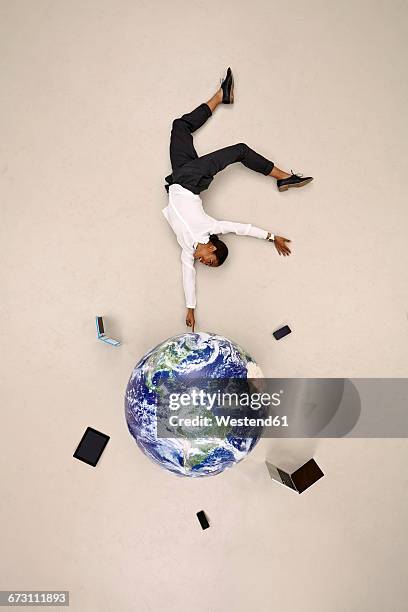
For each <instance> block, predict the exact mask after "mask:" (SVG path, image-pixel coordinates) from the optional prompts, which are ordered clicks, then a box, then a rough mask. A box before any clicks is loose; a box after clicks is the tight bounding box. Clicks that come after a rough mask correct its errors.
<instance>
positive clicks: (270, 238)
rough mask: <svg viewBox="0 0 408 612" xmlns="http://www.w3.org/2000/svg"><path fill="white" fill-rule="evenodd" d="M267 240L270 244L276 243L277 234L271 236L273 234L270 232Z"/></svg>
mask: <svg viewBox="0 0 408 612" xmlns="http://www.w3.org/2000/svg"><path fill="white" fill-rule="evenodd" d="M266 239H267V240H268V241H269V242H275V234H271V232H268V235H267V237H266Z"/></svg>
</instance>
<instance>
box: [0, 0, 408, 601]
mask: <svg viewBox="0 0 408 612" xmlns="http://www.w3.org/2000/svg"><path fill="white" fill-rule="evenodd" d="M407 14H408V8H407V4H406V3H405V2H399V1H396V0H393V1H391V2H390V1H385V0H384V1H377V0H376V1H366V2H365V1H362V0H359V1H353V2H352V1H346V2H338V1H337V0H336V1H333V0H331V1H329V2H328V1H325V0H321V1H320V0H312V1H309V2H306V1H294V2H291V3H284V2H275V1H274V0H273V1H271V0H262V1H261V0H258V1H255V2H251V3H247V2H232V1H231V0H227V1H224V2H214V1H213V0H209V1H206V2H204V1H199V0H193V1H191V0H190V1H188V2H187V1H186V0H175V1H173V2H164V1H163V0H161V1H160V2H156V3H152V2H146V1H145V0H138V1H131V0H127V1H126V0H119V1H114V0H81V1H79V0H69V1H68V0H65V1H63V0H53V1H50V0H36V1H35V2H34V1H32V0H26V1H21V0H2V1H1V2H0V45H1V52H0V61H1V84H0V85H1V92H2V93H1V107H0V116H1V132H2V137H1V141H0V148H1V157H0V171H1V191H2V198H1V200H2V207H1V217H2V218H1V224H0V228H1V230H0V231H1V258H2V266H1V272H0V274H1V278H0V280H1V288H2V306H1V313H2V316H1V346H2V347H3V350H2V355H3V365H2V368H1V389H2V390H1V405H2V410H3V418H2V443H1V447H0V448H1V455H2V456H1V489H2V490H1V497H0V504H1V515H0V520H1V530H2V532H1V556H0V588H2V589H69V590H70V591H71V602H72V603H71V609H72V610H75V612H118V611H119V612H131V611H132V612H133V611H137V612H148V611H149V612H150V611H153V612H161V611H162V610H166V611H168V612H173V611H177V612H179V611H180V610H181V611H187V610H192V609H193V610H195V611H197V612H218V611H221V610H226V609H228V610H236V611H246V610H256V611H257V612H269V611H270V610H279V612H289V611H290V612H292V611H295V610H296V611H299V612H344V611H345V610H347V612H362V611H364V612H365V611H367V612H368V611H370V612H383V611H384V610H387V612H388V611H390V612H400V611H403V610H406V601H407V597H408V588H407V580H406V569H405V568H406V557H407V553H408V547H407V543H406V541H407V540H406V536H407V530H406V516H407V510H408V504H407V495H406V490H407V471H406V458H407V443H406V441H405V440H320V441H313V440H298V441H296V440H292V441H285V440H280V441H279V442H274V441H272V440H265V441H262V442H261V443H260V444H259V445H258V447H257V448H256V450H255V451H254V452H253V454H252V455H251V456H250V457H249V458H248V459H247V460H246V461H244V462H243V463H241V464H240V465H239V466H237V467H235V468H234V469H232V470H230V471H228V472H227V473H224V474H222V475H220V476H218V477H215V478H208V479H202V480H194V481H192V480H189V479H180V478H177V477H175V476H174V475H172V474H170V473H167V472H166V471H164V470H161V469H160V468H159V467H157V466H155V465H153V464H152V463H150V462H149V461H148V460H147V458H145V457H144V456H143V454H142V453H141V452H140V451H139V450H138V449H137V447H136V446H135V444H134V443H133V441H132V439H131V438H130V436H129V434H128V432H127V429H126V426H125V422H124V415H123V395H124V390H125V386H126V383H127V380H128V377H129V375H130V372H131V370H132V367H133V365H134V364H135V363H136V361H137V360H138V359H139V358H140V357H141V356H142V355H143V354H144V353H145V352H146V351H147V350H148V349H149V348H151V347H152V346H154V345H156V344H157V343H158V342H160V341H161V340H163V339H165V338H167V337H168V336H170V335H173V334H176V333H180V332H182V331H183V330H184V319H183V317H184V307H183V294H182V289H181V273H180V270H179V251H178V246H177V243H176V241H175V238H174V236H173V235H172V233H171V230H170V228H169V227H168V225H167V224H166V222H165V220H164V218H163V216H162V214H161V212H160V210H161V208H163V207H164V206H165V205H166V192H165V191H164V188H163V177H164V176H166V174H168V172H169V170H170V168H169V160H168V139H169V130H170V125H171V121H172V119H173V118H174V117H176V116H178V115H180V114H181V113H183V112H185V111H187V110H190V109H191V108H192V107H194V106H196V105H197V104H199V103H200V102H202V101H204V100H205V99H208V97H209V96H210V95H211V94H212V92H213V90H214V89H215V87H216V86H217V84H218V83H219V77H220V76H221V75H222V73H223V71H224V69H225V68H226V67H227V66H228V65H231V66H232V68H233V69H234V71H235V74H236V104H235V106H234V107H231V108H230V107H222V108H219V109H218V110H217V112H216V113H215V115H214V117H213V118H212V119H211V120H210V121H209V122H208V124H207V125H206V126H205V128H203V129H202V130H201V131H200V133H199V134H197V137H196V145H197V149H198V151H199V153H205V152H208V151H211V150H213V149H215V148H219V147H221V146H226V145H229V144H232V143H235V142H241V141H244V142H247V143H248V144H249V145H250V146H252V147H253V148H255V149H258V150H259V152H261V153H263V154H264V155H266V156H268V157H270V158H271V159H273V160H274V161H275V162H276V163H277V164H278V165H279V166H280V167H283V168H286V169H290V168H293V169H294V170H295V171H302V172H304V173H312V174H313V175H314V176H315V177H316V180H315V182H314V183H312V184H311V185H310V186H308V187H307V188H305V189H303V190H293V191H291V192H288V193H284V194H280V193H278V191H277V190H276V187H275V184H274V181H272V180H270V179H266V178H265V177H263V176H261V175H256V174H254V173H250V172H249V171H248V170H247V169H245V168H244V167H241V166H235V167H233V168H229V169H228V170H227V171H225V172H224V173H223V174H222V175H221V176H219V177H217V178H216V179H215V181H214V183H213V184H212V186H211V188H210V190H209V191H208V192H206V193H205V194H204V198H203V199H204V204H205V206H206V209H207V210H208V212H209V213H210V214H212V215H213V216H216V217H218V218H227V219H233V220H237V221H243V222H252V223H254V224H256V225H259V226H261V227H264V228H266V229H269V230H271V231H274V232H276V233H278V234H283V235H285V236H288V237H289V238H291V239H292V245H293V256H292V257H291V258H290V259H283V258H279V256H278V255H277V254H276V253H275V252H274V250H273V247H272V246H271V245H268V244H266V243H263V242H261V241H256V240H254V239H251V238H238V237H230V238H228V245H229V246H230V250H231V257H230V259H229V261H228V262H227V263H226V264H225V266H223V268H222V269H220V270H212V269H206V268H204V267H202V269H199V270H198V304H199V305H198V308H197V320H198V329H201V330H207V331H215V332H218V333H220V334H223V335H225V336H227V337H229V338H231V339H233V340H235V341H236V342H238V343H239V344H241V345H242V346H244V347H245V348H246V349H247V350H248V351H249V352H250V353H251V354H252V355H253V356H254V358H256V359H257V361H258V362H259V364H260V365H261V366H262V368H263V370H264V372H265V373H266V374H267V375H269V376H275V375H276V376H305V377H312V376H355V377H357V376H387V377H391V376H397V377H404V376H407V375H408V364H407V340H408V322H407V308H408V306H407V305H408V289H407V283H406V269H407V263H408V261H407V259H408V258H407V254H406V235H407V212H406V161H407V156H406V143H407V136H408V134H407V120H406V107H407V89H408V87H407V80H406V52H407V49H406V40H407V33H408V32H407ZM96 314H102V315H104V316H105V317H106V324H107V327H108V331H109V332H111V334H112V335H113V336H114V337H119V338H121V339H122V340H123V346H122V347H121V348H120V349H117V350H115V349H113V348H111V347H108V346H105V345H103V344H101V343H98V342H97V341H96V340H95V330H94V315H96ZM282 323H289V324H290V325H291V326H292V328H293V330H294V333H293V334H292V336H290V337H289V338H287V339H286V340H284V341H282V342H280V343H276V342H275V341H273V339H272V338H271V332H272V331H273V330H274V329H276V328H277V327H278V326H279V325H281V324H282ZM87 425H92V426H94V427H96V428H98V429H101V430H102V431H105V432H107V433H108V434H110V435H111V441H110V443H109V446H108V447H107V449H106V451H105V454H104V456H103V458H102V460H101V462H100V464H99V465H98V467H97V468H96V469H93V468H90V467H88V466H86V465H84V464H81V463H80V462H77V461H75V460H74V459H72V457H71V455H72V452H73V450H74V448H75V446H76V443H77V442H78V441H79V438H80V437H81V434H82V431H83V430H84V428H85V427H86V426H87ZM313 454H314V456H315V457H316V459H317V460H318V462H319V464H320V465H321V466H322V468H323V470H324V471H325V473H326V477H325V478H324V479H323V480H321V481H320V482H319V483H318V484H317V485H316V486H315V487H313V488H312V489H310V490H308V491H307V492H306V493H304V494H303V495H302V496H297V495H295V494H292V493H291V492H290V491H289V490H285V489H284V488H283V487H279V486H278V485H275V484H273V483H272V482H271V481H270V480H269V477H268V473H267V470H266V468H265V465H264V460H265V458H266V457H269V458H270V459H271V460H274V461H276V462H277V463H279V465H281V466H282V467H288V468H290V467H297V466H298V465H300V464H301V463H302V462H303V461H304V460H305V459H308V458H309V457H310V456H311V455H313ZM200 509H204V510H205V511H206V512H207V513H208V515H209V517H210V519H211V521H212V527H211V529H209V530H207V531H206V532H202V531H201V529H200V528H199V525H198V523H197V521H196V517H195V512H196V511H197V510H200Z"/></svg>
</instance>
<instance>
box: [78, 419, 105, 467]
mask: <svg viewBox="0 0 408 612" xmlns="http://www.w3.org/2000/svg"><path fill="white" fill-rule="evenodd" d="M109 439H110V436H107V435H106V434H104V433H102V432H101V431H97V430H96V429H93V427H88V428H87V429H86V431H85V433H84V435H83V436H82V439H81V441H80V443H79V444H78V447H77V449H76V451H75V453H74V455H73V456H74V457H75V459H79V461H83V462H84V463H87V464H88V465H92V466H93V467H95V466H96V464H97V463H98V461H99V459H100V458H101V455H102V453H103V451H104V449H105V446H106V445H107V443H108V442H109Z"/></svg>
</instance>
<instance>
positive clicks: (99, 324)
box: [95, 316, 121, 346]
mask: <svg viewBox="0 0 408 612" xmlns="http://www.w3.org/2000/svg"><path fill="white" fill-rule="evenodd" d="M95 320H96V331H97V334H98V340H101V341H102V342H106V344H111V345H112V346H120V344H121V343H120V341H119V340H114V339H113V338H109V336H107V335H106V334H105V328H104V325H103V318H102V317H98V316H97V317H95Z"/></svg>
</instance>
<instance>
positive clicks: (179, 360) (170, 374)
mask: <svg viewBox="0 0 408 612" xmlns="http://www.w3.org/2000/svg"><path fill="white" fill-rule="evenodd" d="M261 376H262V372H261V370H260V368H259V366H258V365H257V363H256V362H255V361H254V360H253V359H252V357H251V356H250V355H249V354H248V353H247V352H246V351H245V350H244V349H242V348H241V347H240V346H238V345H237V344H235V343H234V342H232V341H231V340H228V339H227V338H224V337H223V336H220V335H218V334H213V333H202V332H200V333H187V334H180V335H178V336H173V337H171V338H168V339H167V340H165V341H164V342H162V343H160V344H158V345H157V346H156V347H155V348H153V349H152V350H150V351H149V352H148V353H147V354H146V355H145V356H144V357H142V359H140V361H139V362H138V363H137V364H136V366H135V368H134V369H133V372H132V374H131V376H130V379H129V382H128V385H127V388H126V394H125V416H126V421H127V425H128V428H129V431H130V433H131V435H132V436H133V438H134V439H135V440H136V442H137V444H138V446H139V448H140V449H141V450H142V451H143V452H144V453H145V454H146V455H147V456H148V457H149V458H150V459H152V460H153V461H154V462H156V463H157V464H159V465H160V466H161V467H163V468H165V469H167V470H169V471H171V472H173V473H175V474H177V475H179V476H190V477H200V476H211V475H214V474H219V473H220V472H222V471H223V470H225V469H226V468H228V467H232V466H233V465H235V464H236V463H238V462H239V461H241V460H242V459H244V458H245V457H246V456H247V455H248V453H249V452H250V451H251V450H252V449H253V448H254V446H255V444H256V443H257V442H258V440H259V437H260V431H259V429H258V430H257V431H256V432H254V431H253V430H250V431H246V430H242V429H241V430H238V431H237V430H236V429H235V430H233V429H232V428H228V427H225V428H224V429H222V428H221V429H220V428H217V429H216V430H215V431H213V430H212V429H211V428H202V429H199V430H195V431H194V434H193V435H192V433H191V430H189V431H186V432H185V434H186V435H185V437H171V432H169V437H158V435H157V431H158V429H157V423H158V415H159V412H160V401H161V389H162V388H163V383H169V382H170V381H171V382H172V384H176V385H177V384H179V385H180V388H182V386H183V385H185V382H186V381H188V380H189V379H191V380H196V379H201V380H206V379H224V380H225V379H247V378H252V379H255V378H260V377H261ZM212 382H214V381H212ZM242 383H244V381H242ZM246 435H248V436H250V437H246Z"/></svg>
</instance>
